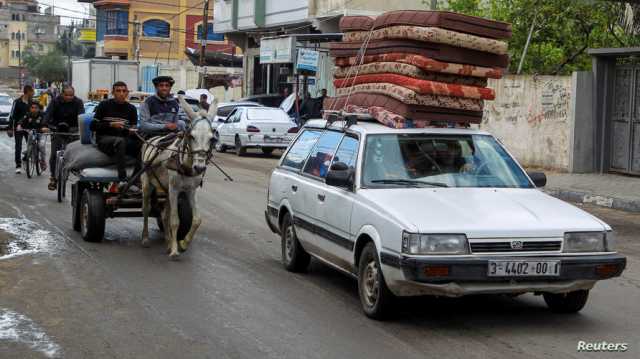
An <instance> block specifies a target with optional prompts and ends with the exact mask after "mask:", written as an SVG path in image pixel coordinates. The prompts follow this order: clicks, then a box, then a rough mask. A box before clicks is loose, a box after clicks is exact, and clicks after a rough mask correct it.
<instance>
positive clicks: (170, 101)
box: [140, 76, 186, 138]
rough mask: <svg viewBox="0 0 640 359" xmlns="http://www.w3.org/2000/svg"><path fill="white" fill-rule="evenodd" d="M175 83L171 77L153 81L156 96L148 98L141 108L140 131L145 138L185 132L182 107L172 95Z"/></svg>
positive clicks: (161, 77) (159, 77)
mask: <svg viewBox="0 0 640 359" xmlns="http://www.w3.org/2000/svg"><path fill="white" fill-rule="evenodd" d="M174 83H175V81H174V80H173V78H172V77H170V76H158V77H156V78H154V79H153V86H155V88H156V94H155V95H153V96H149V97H147V99H146V100H144V102H143V103H142V105H141V106H140V131H141V132H142V134H143V136H144V137H145V138H149V137H154V136H163V135H166V134H168V133H171V132H175V131H184V129H185V128H186V124H185V122H184V121H183V120H181V119H180V115H179V110H180V105H179V104H178V101H177V100H176V99H175V98H174V97H173V96H172V95H171V87H173V84H174Z"/></svg>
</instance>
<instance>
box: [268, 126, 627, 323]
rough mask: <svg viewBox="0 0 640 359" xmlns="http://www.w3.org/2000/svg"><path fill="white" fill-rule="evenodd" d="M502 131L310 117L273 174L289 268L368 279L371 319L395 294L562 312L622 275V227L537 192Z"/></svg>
mask: <svg viewBox="0 0 640 359" xmlns="http://www.w3.org/2000/svg"><path fill="white" fill-rule="evenodd" d="M545 183H546V177H545V176H544V174H543V173H529V174H527V173H526V172H525V171H524V170H523V169H522V168H521V167H520V166H519V165H518V163H517V162H516V161H515V159H514V158H513V157H512V156H511V155H510V154H509V153H508V152H507V151H506V150H505V149H504V148H503V147H502V146H501V145H500V143H499V142H498V141H497V140H496V139H495V138H494V137H493V136H491V135H490V134H488V133H486V132H483V131H478V130H472V129H445V128H423V129H392V128H388V127H385V126H383V125H380V124H377V123H374V122H365V121H360V122H359V123H355V124H352V125H350V126H347V125H345V122H342V121H340V122H334V123H332V124H327V123H326V122H325V121H310V122H309V123H307V125H306V126H305V127H304V129H303V130H301V131H300V133H299V134H298V135H297V137H296V139H295V140H294V142H293V143H292V144H291V146H290V147H289V148H288V150H287V152H286V153H285V154H284V155H283V156H282V158H281V160H280V163H279V165H278V167H277V168H276V169H275V170H274V171H273V174H272V176H271V180H270V184H269V193H268V203H267V210H266V212H265V216H266V220H267V223H268V225H269V227H270V228H271V230H272V231H273V232H274V233H278V234H280V235H281V237H282V262H283V264H284V266H285V268H286V269H287V270H290V271H304V270H305V269H306V268H307V266H308V265H309V261H310V257H315V258H317V259H318V260H320V261H321V262H323V263H326V264H328V265H330V266H332V267H334V268H337V269H339V270H341V271H343V272H345V273H347V274H349V275H351V276H353V277H356V278H357V280H358V288H359V295H360V299H361V303H362V307H363V309H364V312H365V314H366V315H368V316H369V317H372V318H382V317H384V316H385V314H388V312H389V309H390V307H392V302H393V299H394V297H395V296H419V295H438V296H449V297H457V296H463V295H469V294H488V293H495V294H511V295H517V294H523V293H527V292H533V293H535V294H542V295H543V296H544V300H545V301H546V303H547V304H548V306H549V308H550V309H551V310H552V311H555V312H564V313H573V312H577V311H579V310H581V309H582V308H583V307H584V305H585V304H586V301H587V297H588V294H589V290H590V289H591V288H592V287H593V286H594V284H595V283H596V282H597V281H598V280H601V279H607V278H612V277H616V276H619V275H620V274H621V273H622V271H623V270H624V268H625V266H626V258H625V257H623V256H621V255H619V254H617V253H616V252H615V248H614V236H613V232H612V230H611V228H610V227H609V226H608V225H607V224H606V223H604V222H603V221H601V220H599V219H598V218H596V217H594V216H592V215H590V214H588V213H586V212H584V211H582V210H580V209H578V208H576V207H574V206H572V205H570V204H568V203H565V202H563V201H560V200H558V199H556V198H554V197H551V196H549V195H547V194H545V193H544V192H542V191H540V190H539V189H537V188H536V187H542V186H544V185H545Z"/></svg>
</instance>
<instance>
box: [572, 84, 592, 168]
mask: <svg viewBox="0 0 640 359" xmlns="http://www.w3.org/2000/svg"><path fill="white" fill-rule="evenodd" d="M571 81H572V86H571V87H572V92H573V93H574V96H571V107H572V108H573V109H574V111H573V113H574V116H573V117H572V118H571V128H572V131H571V137H570V149H571V151H570V153H569V154H570V156H569V168H568V169H569V172H573V173H590V172H596V171H597V167H596V160H595V156H596V153H597V150H596V140H595V136H596V134H597V125H596V116H594V114H593V95H594V94H593V73H592V72H591V71H581V72H574V73H573V76H572V79H571Z"/></svg>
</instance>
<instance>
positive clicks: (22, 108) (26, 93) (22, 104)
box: [7, 85, 34, 174]
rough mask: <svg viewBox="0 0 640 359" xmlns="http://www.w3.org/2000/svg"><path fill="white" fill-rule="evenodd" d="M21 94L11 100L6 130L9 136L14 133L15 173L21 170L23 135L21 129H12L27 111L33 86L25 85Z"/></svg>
mask: <svg viewBox="0 0 640 359" xmlns="http://www.w3.org/2000/svg"><path fill="white" fill-rule="evenodd" d="M22 93H23V95H22V96H21V97H20V98H18V99H16V100H15V101H13V108H12V109H11V116H10V118H9V130H8V131H7V135H8V136H9V137H11V136H14V135H15V142H16V143H15V149H14V150H15V161H16V173H17V174H20V173H21V172H22V138H23V137H24V132H23V131H16V132H15V134H14V129H15V128H16V126H17V125H18V121H20V120H21V119H22V118H23V117H24V116H25V115H26V114H27V112H29V105H30V104H31V101H32V99H33V93H34V91H33V87H31V86H30V85H25V86H24V88H23V89H22Z"/></svg>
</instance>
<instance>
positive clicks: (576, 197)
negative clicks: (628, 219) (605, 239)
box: [544, 188, 640, 213]
mask: <svg viewBox="0 0 640 359" xmlns="http://www.w3.org/2000/svg"><path fill="white" fill-rule="evenodd" d="M544 191H545V192H546V193H547V194H550V195H552V196H554V197H557V198H559V199H562V200H565V201H569V202H576V203H589V204H593V205H596V206H600V207H607V208H611V209H617V210H621V211H626V212H633V213H640V200H633V199H622V198H616V197H609V196H600V195H597V194H593V193H589V192H581V191H573V190H564V189H556V188H549V189H545V190H544Z"/></svg>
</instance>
